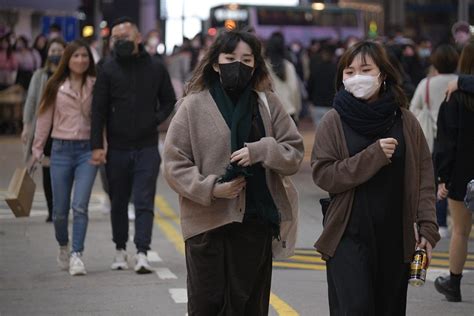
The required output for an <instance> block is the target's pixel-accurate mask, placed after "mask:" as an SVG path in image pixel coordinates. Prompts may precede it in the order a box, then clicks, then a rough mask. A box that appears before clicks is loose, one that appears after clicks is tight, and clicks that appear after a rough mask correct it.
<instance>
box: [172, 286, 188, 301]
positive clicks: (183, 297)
mask: <svg viewBox="0 0 474 316" xmlns="http://www.w3.org/2000/svg"><path fill="white" fill-rule="evenodd" d="M168 291H169V292H170V294H171V298H172V299H173V301H174V302H175V303H176V304H180V303H187V302H188V291H186V289H169V290H168Z"/></svg>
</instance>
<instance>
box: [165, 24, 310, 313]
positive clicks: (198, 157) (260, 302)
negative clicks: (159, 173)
mask: <svg viewBox="0 0 474 316" xmlns="http://www.w3.org/2000/svg"><path fill="white" fill-rule="evenodd" d="M267 87H269V76H268V71H267V68H266V66H265V62H264V60H263V57H262V55H261V44H260V42H259V41H258V39H257V38H256V37H255V36H254V35H252V34H250V33H247V32H235V31H232V32H226V33H223V34H221V35H220V36H219V38H218V39H217V40H216V42H215V43H214V44H213V45H212V47H211V48H210V49H209V51H208V52H207V54H206V55H205V56H204V58H203V59H202V61H201V62H200V64H199V65H198V67H197V69H196V71H195V73H194V76H193V78H192V79H191V82H190V84H189V92H188V95H187V96H186V97H184V98H183V99H182V100H181V101H180V103H181V104H180V106H179V110H178V112H177V113H176V115H175V117H174V118H173V120H172V122H171V124H170V127H169V130H168V134H167V137H166V140H165V146H164V155H163V161H164V170H165V171H164V173H165V177H166V179H167V180H168V183H169V184H170V186H171V187H172V188H173V189H174V190H175V191H176V192H177V193H178V194H179V196H180V208H181V227H182V231H183V235H184V239H185V244H186V245H185V247H186V267H187V270H188V313H189V315H192V316H195V315H206V316H207V315H267V314H268V304H269V296H270V284H271V272H272V254H273V255H274V256H288V255H291V253H292V250H293V248H294V244H295V237H296V220H297V207H298V206H297V193H296V190H295V188H294V186H293V184H292V182H291V180H290V179H289V178H288V177H287V176H290V175H292V174H294V173H296V172H297V170H298V168H299V165H300V163H301V161H302V158H303V141H302V137H301V135H300V134H299V133H298V131H297V129H296V126H295V124H294V122H293V120H292V119H291V117H290V116H289V115H288V113H286V111H285V109H284V108H283V106H282V104H281V102H280V101H279V100H278V98H277V97H276V95H275V94H274V93H272V92H270V91H268V90H267V89H266V88H267ZM272 244H273V245H272ZM272 246H273V247H272Z"/></svg>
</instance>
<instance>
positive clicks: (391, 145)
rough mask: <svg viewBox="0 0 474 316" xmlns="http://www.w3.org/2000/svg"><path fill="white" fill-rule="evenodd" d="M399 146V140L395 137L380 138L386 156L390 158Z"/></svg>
mask: <svg viewBox="0 0 474 316" xmlns="http://www.w3.org/2000/svg"><path fill="white" fill-rule="evenodd" d="M397 146H398V141H397V140H396V139H395V138H382V139H380V147H381V148H382V150H383V152H384V154H385V156H386V157H387V158H388V159H390V158H392V156H393V153H394V152H395V149H396V148H397Z"/></svg>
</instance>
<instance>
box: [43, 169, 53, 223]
mask: <svg viewBox="0 0 474 316" xmlns="http://www.w3.org/2000/svg"><path fill="white" fill-rule="evenodd" d="M49 170H50V169H49V167H43V190H44V196H45V197H46V203H47V205H48V217H51V216H53V189H52V188H51V174H50V171H49Z"/></svg>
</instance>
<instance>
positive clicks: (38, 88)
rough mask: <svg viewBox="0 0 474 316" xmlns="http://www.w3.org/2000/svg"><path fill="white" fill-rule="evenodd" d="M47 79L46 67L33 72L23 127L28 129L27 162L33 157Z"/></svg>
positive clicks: (25, 153)
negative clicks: (32, 152)
mask: <svg viewBox="0 0 474 316" xmlns="http://www.w3.org/2000/svg"><path fill="white" fill-rule="evenodd" d="M47 81H48V70H47V69H46V68H41V69H38V70H36V71H35V73H34V74H33V77H32V78H31V82H30V86H29V88H28V94H27V96H26V101H25V106H24V108H23V128H24V129H26V131H27V141H26V144H25V146H24V148H23V149H24V158H25V163H28V161H29V160H30V157H31V147H32V145H33V138H34V136H35V129H36V119H37V118H38V109H39V104H40V101H41V97H42V96H43V91H44V89H45V88H46V82H47Z"/></svg>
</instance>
